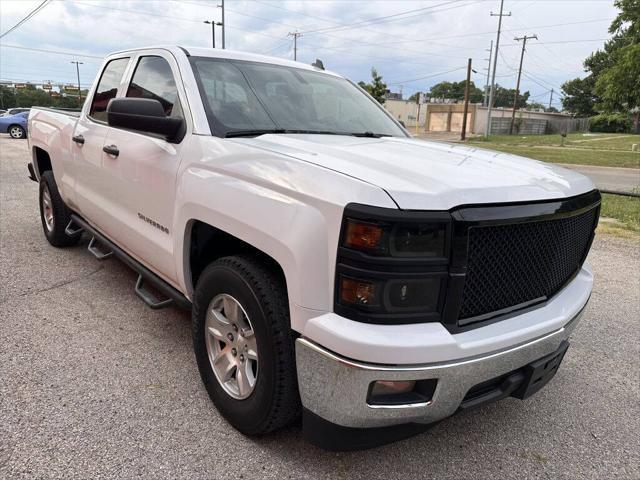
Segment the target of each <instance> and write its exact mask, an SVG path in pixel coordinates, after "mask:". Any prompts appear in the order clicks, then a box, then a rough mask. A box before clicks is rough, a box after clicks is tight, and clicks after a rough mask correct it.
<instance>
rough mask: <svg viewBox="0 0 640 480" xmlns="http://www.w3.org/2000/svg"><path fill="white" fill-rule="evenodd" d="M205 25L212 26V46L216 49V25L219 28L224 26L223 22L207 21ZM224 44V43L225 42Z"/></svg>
mask: <svg viewBox="0 0 640 480" xmlns="http://www.w3.org/2000/svg"><path fill="white" fill-rule="evenodd" d="M204 23H207V24H211V46H212V47H213V48H216V30H215V28H216V25H218V26H220V25H222V22H216V21H215V20H205V21H204ZM223 31H224V30H223ZM223 42H224V40H223ZM223 44H224V43H223ZM223 48H224V47H223Z"/></svg>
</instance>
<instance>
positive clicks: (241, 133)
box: [225, 128, 391, 138]
mask: <svg viewBox="0 0 640 480" xmlns="http://www.w3.org/2000/svg"><path fill="white" fill-rule="evenodd" d="M274 133H275V134H278V133H280V134H282V133H299V134H308V135H349V136H353V137H370V138H380V137H390V136H391V135H387V134H385V133H373V132H355V133H351V132H334V131H331V130H304V129H286V128H272V129H264V130H232V131H230V132H227V133H226V134H225V138H233V137H257V136H259V135H267V134H274Z"/></svg>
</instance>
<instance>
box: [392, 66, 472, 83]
mask: <svg viewBox="0 0 640 480" xmlns="http://www.w3.org/2000/svg"><path fill="white" fill-rule="evenodd" d="M465 68H466V67H458V68H453V69H451V70H447V71H446V72H438V73H433V74H431V75H426V76H424V77H418V78H412V79H411V80H402V81H400V82H390V83H387V85H400V84H402V83H411V82H417V81H419V80H426V79H427V78H432V77H437V76H439V75H445V74H447V73H451V72H457V71H458V70H464V69H465Z"/></svg>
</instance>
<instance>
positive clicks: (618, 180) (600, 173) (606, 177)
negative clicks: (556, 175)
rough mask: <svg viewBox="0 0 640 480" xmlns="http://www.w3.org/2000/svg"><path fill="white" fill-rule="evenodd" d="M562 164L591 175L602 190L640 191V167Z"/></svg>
mask: <svg viewBox="0 0 640 480" xmlns="http://www.w3.org/2000/svg"><path fill="white" fill-rule="evenodd" d="M638 156H640V154H638ZM560 165H562V166H563V167H565V168H569V169H571V170H576V171H578V172H580V173H583V174H585V175H586V176H588V177H590V178H591V180H593V183H595V184H596V186H597V187H598V188H599V189H600V190H614V191H617V192H633V191H635V192H636V193H640V169H638V168H620V167H598V166H595V165H569V164H564V163H563V164H560Z"/></svg>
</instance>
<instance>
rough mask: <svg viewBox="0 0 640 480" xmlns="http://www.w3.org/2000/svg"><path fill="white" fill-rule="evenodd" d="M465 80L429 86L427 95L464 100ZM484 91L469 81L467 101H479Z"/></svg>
mask: <svg viewBox="0 0 640 480" xmlns="http://www.w3.org/2000/svg"><path fill="white" fill-rule="evenodd" d="M466 83H467V82H466V80H462V81H461V82H440V83H437V84H436V85H434V86H433V87H431V89H430V90H429V97H431V98H446V99H452V100H459V101H462V100H464V89H465V84H466ZM483 96H484V92H483V91H482V89H480V88H478V87H476V85H475V83H473V81H472V82H470V83H469V102H471V103H480V102H482V98H483Z"/></svg>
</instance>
